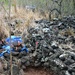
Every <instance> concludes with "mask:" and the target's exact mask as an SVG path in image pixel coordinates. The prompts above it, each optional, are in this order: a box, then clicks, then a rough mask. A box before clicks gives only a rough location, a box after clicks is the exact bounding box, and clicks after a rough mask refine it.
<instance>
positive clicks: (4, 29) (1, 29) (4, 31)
mask: <svg viewBox="0 0 75 75" xmlns="http://www.w3.org/2000/svg"><path fill="white" fill-rule="evenodd" d="M8 36H9V28H8V26H5V25H4V23H3V22H2V20H0V39H2V38H6V37H8Z"/></svg>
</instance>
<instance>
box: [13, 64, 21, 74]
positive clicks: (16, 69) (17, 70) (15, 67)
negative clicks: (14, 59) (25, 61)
mask: <svg viewBox="0 0 75 75" xmlns="http://www.w3.org/2000/svg"><path fill="white" fill-rule="evenodd" d="M12 69H13V70H12V73H13V75H19V71H20V70H19V67H18V66H17V65H13V67H12Z"/></svg>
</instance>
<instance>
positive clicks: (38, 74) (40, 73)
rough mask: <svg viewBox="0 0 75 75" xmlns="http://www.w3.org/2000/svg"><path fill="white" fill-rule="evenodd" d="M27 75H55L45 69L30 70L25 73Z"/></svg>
mask: <svg viewBox="0 0 75 75" xmlns="http://www.w3.org/2000/svg"><path fill="white" fill-rule="evenodd" d="M25 75H54V74H53V73H52V72H50V71H47V70H45V69H43V68H28V69H27V70H26V71H25Z"/></svg>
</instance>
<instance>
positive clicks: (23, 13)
mask: <svg viewBox="0 0 75 75" xmlns="http://www.w3.org/2000/svg"><path fill="white" fill-rule="evenodd" d="M47 16H48V14H47V13H46V12H45V15H41V14H40V12H39V11H35V12H32V11H27V10H26V9H24V8H18V7H17V12H16V13H15V11H14V8H13V7H12V11H11V19H15V18H17V19H22V20H23V21H24V23H19V24H18V25H17V26H16V30H19V31H21V32H23V31H25V32H27V29H28V28H29V27H35V25H36V24H35V23H34V20H40V19H45V18H47Z"/></svg>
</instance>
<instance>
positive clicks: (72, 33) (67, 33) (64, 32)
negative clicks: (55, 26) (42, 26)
mask: <svg viewBox="0 0 75 75" xmlns="http://www.w3.org/2000/svg"><path fill="white" fill-rule="evenodd" d="M60 34H62V35H68V36H75V33H74V30H73V29H71V28H69V29H66V30H65V31H61V32H60Z"/></svg>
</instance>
